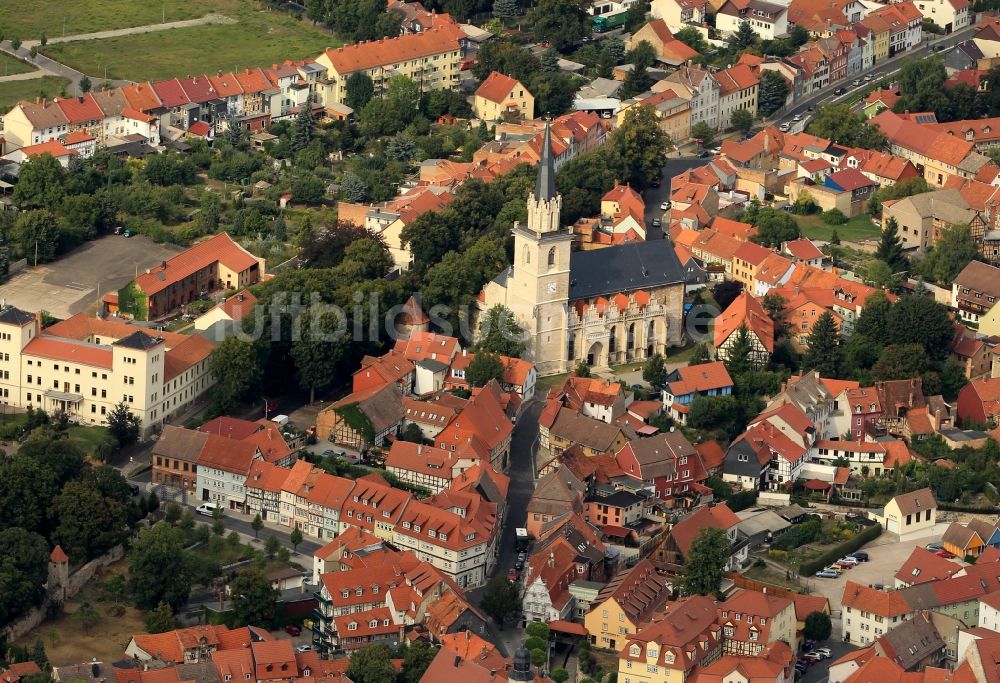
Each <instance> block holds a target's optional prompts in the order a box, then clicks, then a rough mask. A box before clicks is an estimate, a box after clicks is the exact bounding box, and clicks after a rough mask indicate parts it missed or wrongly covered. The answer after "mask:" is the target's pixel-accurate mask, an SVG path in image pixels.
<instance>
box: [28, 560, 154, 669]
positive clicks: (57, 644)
mask: <svg viewBox="0 0 1000 683" xmlns="http://www.w3.org/2000/svg"><path fill="white" fill-rule="evenodd" d="M125 570H126V566H125V563H124V562H116V563H115V564H113V565H111V566H109V567H108V568H107V569H105V570H103V571H101V572H100V573H99V574H98V576H97V577H95V578H93V579H91V580H90V582H88V583H87V585H86V586H85V587H84V588H83V590H82V591H80V592H79V593H78V594H77V595H76V597H75V598H73V599H72V600H70V601H68V602H67V603H66V605H65V607H64V612H65V613H64V614H62V615H61V616H59V617H57V618H55V619H49V620H46V621H44V622H42V624H41V625H40V626H38V628H36V629H34V630H32V631H29V632H28V633H27V635H25V636H24V637H23V638H21V639H20V640H18V641H17V642H18V643H19V644H20V645H23V646H24V647H27V648H28V650H29V651H30V650H31V647H32V645H34V643H35V641H36V640H38V639H39V638H40V639H42V641H43V642H44V643H45V652H46V654H48V657H49V661H50V662H51V663H52V665H53V666H65V665H69V664H79V663H80V662H89V661H90V660H91V658H94V657H96V658H97V661H99V662H115V661H118V660H120V659H121V658H122V652H123V651H124V650H125V646H126V645H128V641H129V639H130V638H131V637H132V634H134V633H144V632H145V631H146V626H145V624H144V623H143V620H142V613H141V612H140V611H139V610H137V609H135V608H134V607H125V611H124V613H123V614H122V615H121V616H112V615H111V614H109V609H110V608H111V607H112V606H113V603H112V602H111V601H109V600H107V599H106V596H105V595H104V591H103V590H102V586H103V584H104V582H105V581H107V579H108V577H109V576H111V574H112V573H118V574H121V573H124V572H125ZM98 577H99V578H98ZM84 601H86V602H89V603H90V605H91V606H92V607H93V608H94V609H96V610H97V613H98V614H99V615H100V618H99V619H98V621H97V623H96V624H95V625H94V626H93V627H92V628H91V629H90V631H89V632H85V631H84V630H83V625H82V624H81V622H80V620H79V619H75V618H73V616H72V615H73V614H74V613H75V612H76V611H77V610H78V609H79V608H80V605H81V604H82V603H83V602H84Z"/></svg>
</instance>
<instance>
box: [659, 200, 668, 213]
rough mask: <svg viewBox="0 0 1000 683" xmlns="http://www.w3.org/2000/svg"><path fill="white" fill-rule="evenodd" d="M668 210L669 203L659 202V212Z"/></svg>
mask: <svg viewBox="0 0 1000 683" xmlns="http://www.w3.org/2000/svg"><path fill="white" fill-rule="evenodd" d="M669 208H670V202H660V211H666V210H667V209H669Z"/></svg>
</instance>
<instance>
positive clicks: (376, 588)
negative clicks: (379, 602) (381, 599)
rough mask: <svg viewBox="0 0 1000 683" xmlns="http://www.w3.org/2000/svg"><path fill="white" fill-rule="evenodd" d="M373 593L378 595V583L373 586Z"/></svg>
mask: <svg viewBox="0 0 1000 683" xmlns="http://www.w3.org/2000/svg"><path fill="white" fill-rule="evenodd" d="M372 593H378V584H377V583H374V584H372Z"/></svg>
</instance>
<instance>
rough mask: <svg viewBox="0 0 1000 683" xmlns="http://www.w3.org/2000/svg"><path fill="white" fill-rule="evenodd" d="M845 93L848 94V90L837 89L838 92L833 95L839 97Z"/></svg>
mask: <svg viewBox="0 0 1000 683" xmlns="http://www.w3.org/2000/svg"><path fill="white" fill-rule="evenodd" d="M845 92H847V90H845V89H844V88H837V89H836V90H834V91H833V94H834V95H837V96H838V97H839V96H840V95H843V94H844V93H845Z"/></svg>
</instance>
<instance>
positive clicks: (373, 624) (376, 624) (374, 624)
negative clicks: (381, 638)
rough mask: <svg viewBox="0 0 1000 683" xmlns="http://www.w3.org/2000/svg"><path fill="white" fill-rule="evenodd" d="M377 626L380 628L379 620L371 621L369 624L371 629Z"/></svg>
mask: <svg viewBox="0 0 1000 683" xmlns="http://www.w3.org/2000/svg"><path fill="white" fill-rule="evenodd" d="M376 626H378V619H372V620H371V621H369V622H368V627H369V628H375V627H376Z"/></svg>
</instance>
